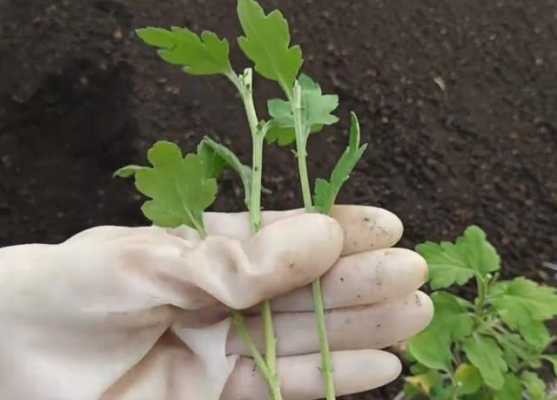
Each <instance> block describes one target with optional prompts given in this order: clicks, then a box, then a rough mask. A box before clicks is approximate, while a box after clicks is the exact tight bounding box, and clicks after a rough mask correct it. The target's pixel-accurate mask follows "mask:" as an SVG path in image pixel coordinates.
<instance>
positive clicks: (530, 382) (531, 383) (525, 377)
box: [521, 371, 546, 400]
mask: <svg viewBox="0 0 557 400" xmlns="http://www.w3.org/2000/svg"><path fill="white" fill-rule="evenodd" d="M521 379H522V384H523V385H524V388H525V389H526V393H528V398H529V399H530V400H545V398H546V396H545V382H544V381H543V380H542V379H541V378H540V377H539V376H538V375H537V374H535V373H533V372H530V371H524V372H523V373H522V375H521Z"/></svg>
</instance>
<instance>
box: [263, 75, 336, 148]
mask: <svg viewBox="0 0 557 400" xmlns="http://www.w3.org/2000/svg"><path fill="white" fill-rule="evenodd" d="M298 81H299V83H300V86H301V89H302V121H303V126H304V132H306V133H305V134H306V135H307V134H309V133H316V132H319V131H321V129H323V127H324V126H325V125H332V124H335V123H337V122H338V117H336V116H335V115H333V114H332V112H333V111H335V110H336V109H337V107H338V96H336V95H332V94H323V92H322V91H321V87H320V86H319V84H318V83H317V82H315V81H313V79H311V78H310V77H309V76H307V75H305V74H301V75H300V78H299V80H298ZM267 109H268V111H269V115H270V116H271V117H272V120H271V129H270V130H269V132H268V133H267V137H266V138H267V141H268V142H269V143H274V142H278V144H279V145H281V146H286V145H289V144H292V143H294V142H295V141H296V134H295V131H294V114H293V113H292V109H291V107H290V103H289V102H288V101H284V100H280V99H272V100H269V101H268V102H267Z"/></svg>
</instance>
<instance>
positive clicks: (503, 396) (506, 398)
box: [493, 374, 522, 400]
mask: <svg viewBox="0 0 557 400" xmlns="http://www.w3.org/2000/svg"><path fill="white" fill-rule="evenodd" d="M493 400H522V383H521V382H520V379H518V378H517V377H516V375H514V374H507V375H505V383H504V384H503V387H502V388H501V390H499V391H497V392H495V395H494V399H493Z"/></svg>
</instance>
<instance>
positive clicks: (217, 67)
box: [116, 0, 366, 400]
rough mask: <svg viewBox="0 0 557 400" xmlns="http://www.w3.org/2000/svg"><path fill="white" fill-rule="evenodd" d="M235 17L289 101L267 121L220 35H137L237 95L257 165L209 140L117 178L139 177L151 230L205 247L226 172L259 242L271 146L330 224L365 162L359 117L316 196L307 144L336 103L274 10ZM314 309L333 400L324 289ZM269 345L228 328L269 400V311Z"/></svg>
mask: <svg viewBox="0 0 557 400" xmlns="http://www.w3.org/2000/svg"><path fill="white" fill-rule="evenodd" d="M237 10H238V16H239V20H240V24H241V26H242V29H243V33H244V35H243V36H241V37H240V38H238V44H239V47H240V49H241V50H242V51H243V52H244V54H245V55H246V56H247V57H248V58H249V59H250V60H251V61H252V62H253V63H254V69H255V71H256V72H257V73H258V74H260V75H261V76H263V77H264V78H267V79H269V80H271V81H274V82H276V83H277V84H278V85H279V86H280V88H281V89H282V90H283V92H284V94H285V97H286V99H285V100H282V99H272V100H269V101H268V114H269V118H268V119H267V120H265V119H261V118H260V117H259V115H258V113H257V111H256V107H255V103H254V100H253V70H252V68H246V69H245V70H244V71H243V72H242V73H237V72H236V71H234V69H233V67H232V65H231V62H230V57H229V52H230V48H229V43H228V41H227V40H226V39H221V38H219V37H218V36H217V35H216V34H215V33H212V32H207V31H205V32H202V33H201V34H200V35H198V34H196V33H194V32H192V31H190V30H189V29H187V28H181V27H172V28H171V29H163V28H155V27H148V28H144V29H139V30H138V31H137V33H138V36H139V37H140V38H141V39H142V40H143V41H144V42H145V43H146V44H148V45H150V46H153V47H155V48H157V49H158V54H159V55H160V57H161V58H162V59H163V60H164V61H166V62H168V63H170V64H173V65H177V66H179V67H181V68H182V69H183V71H184V72H186V73H188V74H191V75H222V76H224V77H226V78H227V79H228V80H229V81H230V82H231V83H232V84H233V85H234V87H235V88H236V89H237V91H238V93H239V95H240V97H241V99H242V102H243V105H244V110H245V114H246V117H247V121H248V125H249V129H250V134H251V138H252V164H251V166H250V167H248V166H245V165H243V164H242V163H241V162H240V160H239V158H238V157H237V156H236V155H235V154H234V153H233V152H232V151H231V150H230V149H228V148H226V147H225V146H223V145H222V144H219V143H217V142H215V141H214V140H212V139H210V138H208V137H206V138H205V139H204V140H203V141H202V142H201V143H200V144H199V146H198V148H197V152H196V153H195V154H188V155H186V156H183V155H182V152H181V151H180V149H179V148H178V146H177V145H175V144H173V143H170V142H166V141H161V142H158V143H156V144H155V145H154V146H153V147H152V148H151V149H150V150H149V151H148V154H147V158H148V160H149V162H150V163H151V165H152V166H150V167H144V166H136V165H130V166H126V167H123V168H121V169H119V170H118V171H116V175H118V176H120V177H131V176H134V177H135V185H136V188H137V189H138V190H139V191H140V192H141V193H143V194H144V195H146V196H147V197H149V198H150V200H148V201H147V202H145V204H144V205H143V207H142V210H143V213H144V214H145V216H146V217H147V218H148V219H149V220H151V221H152V222H153V223H154V224H155V225H158V226H162V227H177V226H182V225H186V226H189V227H191V228H193V229H195V230H196V231H197V232H198V234H199V236H200V237H205V236H206V235H207V232H206V229H205V227H204V224H203V211H204V210H205V209H207V208H208V207H209V206H210V205H211V204H212V203H213V202H214V200H215V198H216V194H217V181H216V180H217V179H218V178H219V176H220V174H221V172H222V170H223V169H224V168H230V169H232V170H234V171H235V172H236V173H238V175H239V176H240V178H241V180H242V182H243V186H244V192H245V202H246V206H247V208H248V210H249V213H250V224H251V227H252V231H253V233H257V231H258V230H259V229H260V228H261V192H262V184H261V182H262V173H263V147H264V143H265V140H266V141H267V142H268V143H277V144H279V145H282V146H286V145H290V144H295V148H296V157H297V164H298V170H299V175H300V184H301V188H302V193H303V200H304V207H305V210H306V211H307V212H321V213H324V214H328V213H329V212H330V209H331V207H332V205H333V204H334V202H335V199H336V196H337V194H338V192H339V191H340V189H341V187H342V185H343V184H344V182H345V181H346V180H347V179H348V177H349V175H350V173H351V172H352V170H353V169H354V167H355V165H356V163H357V162H358V160H359V159H360V158H361V156H362V154H363V152H364V150H365V147H366V146H365V145H364V146H361V145H360V128H359V123H358V119H357V117H356V115H355V114H352V115H351V128H350V134H349V144H348V147H347V148H346V150H345V151H344V153H343V154H342V156H341V158H340V159H339V161H338V162H337V164H336V166H335V168H334V170H333V172H332V174H331V177H330V179H329V180H325V179H318V180H317V181H316V183H315V193H314V195H313V199H312V194H311V193H312V191H311V187H310V183H309V176H308V172H307V150H306V146H307V143H308V139H309V136H310V135H311V134H313V133H316V132H319V131H321V130H322V129H323V127H324V126H326V125H332V124H334V123H336V122H337V121H338V118H337V117H336V116H334V115H333V114H332V112H333V111H334V110H335V109H336V108H337V107H338V97H337V96H335V95H329V94H326V95H325V94H322V91H321V88H320V87H319V85H318V84H317V83H316V82H314V81H313V80H312V79H311V78H310V77H309V76H307V75H304V74H301V73H300V70H301V67H302V63H303V59H302V51H301V49H300V47H299V46H291V43H290V32H289V27H288V23H287V21H286V19H285V18H284V16H283V15H282V13H281V12H280V11H278V10H275V11H273V12H271V13H269V14H266V13H265V12H264V10H263V9H262V8H261V6H260V5H259V4H258V3H257V2H256V1H254V0H239V1H238V7H237ZM313 300H314V307H315V315H316V321H317V330H318V334H319V340H320V351H321V357H322V367H321V369H322V373H323V377H324V384H325V394H326V398H327V399H328V400H332V399H334V398H335V388H334V381H333V365H332V359H331V353H330V349H329V344H328V340H327V333H326V329H325V312H324V305H323V298H322V293H321V287H320V282H319V280H317V281H315V282H314V284H313ZM261 314H262V318H263V326H264V335H265V353H264V355H262V353H261V352H260V351H259V349H257V347H256V346H255V344H254V342H253V340H252V338H251V337H250V335H249V332H248V330H247V328H246V324H245V321H244V317H243V316H242V314H241V313H240V312H239V311H237V310H232V320H233V322H234V325H235V327H236V329H237V330H238V333H239V335H240V336H241V337H242V338H243V340H244V341H245V343H246V345H247V346H248V348H249V349H250V351H251V354H252V356H253V358H254V360H255V363H256V364H257V366H258V368H259V370H260V371H261V373H262V374H263V376H264V378H265V380H266V382H267V384H268V385H269V390H270V395H271V397H272V398H273V399H277V400H278V399H281V398H282V395H281V393H280V385H279V378H278V373H277V369H276V338H275V335H274V330H273V319H272V311H271V305H270V303H269V302H268V301H266V302H264V303H263V304H262V307H261Z"/></svg>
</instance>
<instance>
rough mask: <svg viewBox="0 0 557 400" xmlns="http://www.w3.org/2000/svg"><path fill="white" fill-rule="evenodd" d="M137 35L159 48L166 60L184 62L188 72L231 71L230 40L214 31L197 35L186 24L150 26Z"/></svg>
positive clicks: (185, 69)
mask: <svg viewBox="0 0 557 400" xmlns="http://www.w3.org/2000/svg"><path fill="white" fill-rule="evenodd" d="M137 35H138V36H139V37H140V38H141V39H143V41H144V42H145V43H146V44H148V45H150V46H153V47H157V48H159V49H160V50H159V55H160V57H161V58H162V59H163V60H164V61H166V62H167V63H169V64H174V65H179V66H181V67H182V68H183V69H184V71H185V72H187V73H188V74H191V75H215V74H226V73H228V72H231V71H232V66H231V65H230V55H229V53H230V49H229V45H228V41H227V40H226V39H219V38H218V36H217V35H216V34H214V33H213V32H207V31H205V32H202V33H201V35H197V34H196V33H194V32H192V31H190V30H189V29H187V28H179V27H172V28H171V30H167V29H163V28H154V27H147V28H142V29H138V30H137Z"/></svg>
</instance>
